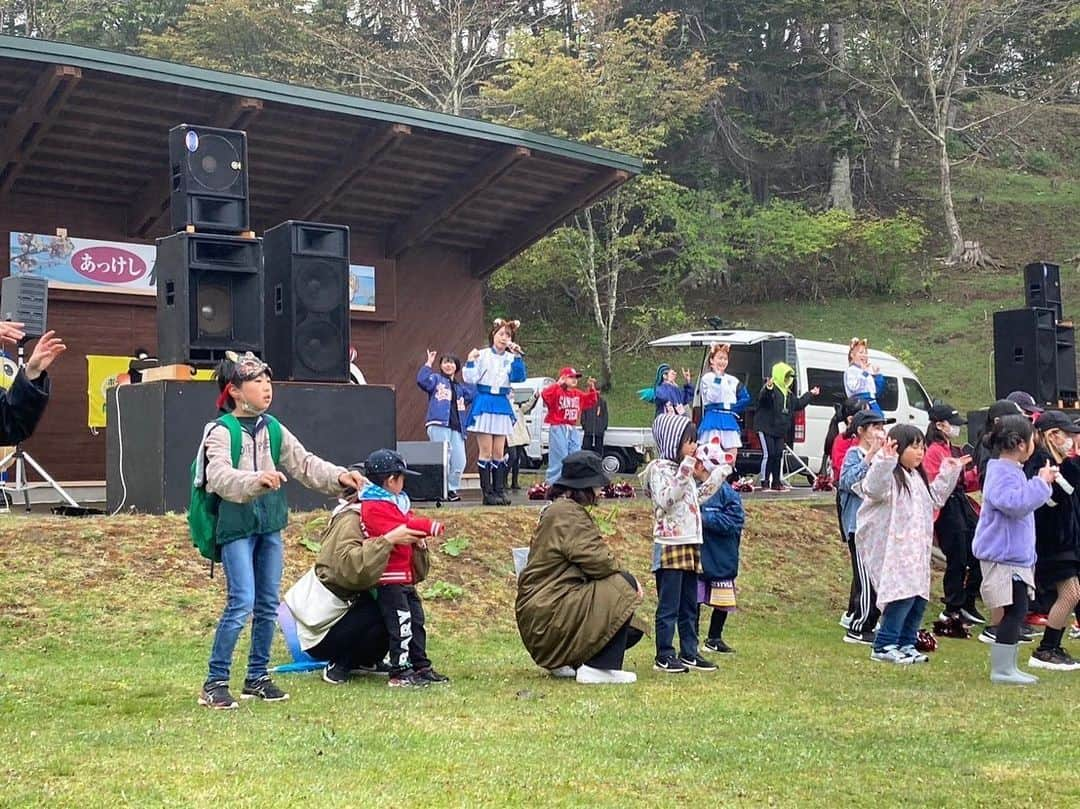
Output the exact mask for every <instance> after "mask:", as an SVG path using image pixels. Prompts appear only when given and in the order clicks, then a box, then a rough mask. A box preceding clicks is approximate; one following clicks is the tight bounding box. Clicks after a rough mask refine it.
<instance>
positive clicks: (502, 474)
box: [491, 462, 510, 506]
mask: <svg viewBox="0 0 1080 809" xmlns="http://www.w3.org/2000/svg"><path fill="white" fill-rule="evenodd" d="M491 488H492V489H493V490H494V491H493V494H494V495H495V497H496V499H498V501H499V502H498V504H497V505H500V506H508V505H510V498H509V497H508V496H507V494H506V463H505V462H503V463H497V464H495V465H494V466H493V467H492V468H491Z"/></svg>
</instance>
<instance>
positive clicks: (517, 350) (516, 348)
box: [507, 343, 525, 357]
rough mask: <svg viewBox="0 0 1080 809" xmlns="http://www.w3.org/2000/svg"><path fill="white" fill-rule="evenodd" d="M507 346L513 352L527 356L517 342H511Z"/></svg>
mask: <svg viewBox="0 0 1080 809" xmlns="http://www.w3.org/2000/svg"><path fill="white" fill-rule="evenodd" d="M507 348H508V349H509V350H510V353H511V354H517V355H518V356H519V357H524V356H525V352H524V351H522V350H521V346H519V345H518V344H517V343H511V344H510V345H508V346H507Z"/></svg>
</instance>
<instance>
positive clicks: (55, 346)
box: [26, 330, 67, 379]
mask: <svg viewBox="0 0 1080 809" xmlns="http://www.w3.org/2000/svg"><path fill="white" fill-rule="evenodd" d="M65 351H67V346H66V345H64V341H63V340H61V339H60V338H59V337H57V336H56V332H55V331H51V330H50V331H47V332H45V333H44V334H43V335H41V337H40V338H39V339H38V341H37V344H36V345H35V346H34V350H33V351H31V352H30V359H29V360H27V363H26V378H27V379H37V378H38V377H39V376H41V374H42V372H43V371H45V370H46V369H48V367H49V366H50V365H52V364H53V360H55V359H56V358H57V357H59V356H60V355H61V354H63V353H64V352H65Z"/></svg>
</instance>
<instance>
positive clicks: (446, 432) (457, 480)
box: [427, 424, 465, 492]
mask: <svg viewBox="0 0 1080 809" xmlns="http://www.w3.org/2000/svg"><path fill="white" fill-rule="evenodd" d="M427 437H428V441H442V442H443V443H445V444H449V445H450V472H449V474H448V478H447V483H446V485H447V486H449V487H450V491H452V492H456V491H457V490H458V489H460V488H461V473H462V472H464V471H465V437H464V436H463V435H462V434H461V433H459V432H458V431H457V430H451V429H450V428H449V427H438V426H436V425H434V424H431V425H428V428H427Z"/></svg>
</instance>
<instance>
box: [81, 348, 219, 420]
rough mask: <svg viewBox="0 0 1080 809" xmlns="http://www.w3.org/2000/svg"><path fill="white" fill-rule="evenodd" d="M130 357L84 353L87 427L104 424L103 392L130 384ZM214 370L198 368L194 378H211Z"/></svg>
mask: <svg viewBox="0 0 1080 809" xmlns="http://www.w3.org/2000/svg"><path fill="white" fill-rule="evenodd" d="M130 364H131V357H113V356H109V355H107V354H87V355H86V379H87V383H86V405H87V413H86V424H87V426H88V427H104V426H105V392H106V391H107V390H108V389H109V388H112V387H116V386H117V385H130V384H131V379H130V377H129V376H128V366H129V365H130ZM213 378H214V372H213V371H211V370H207V369H200V370H199V371H196V372H195V379H205V380H212V379H213Z"/></svg>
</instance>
